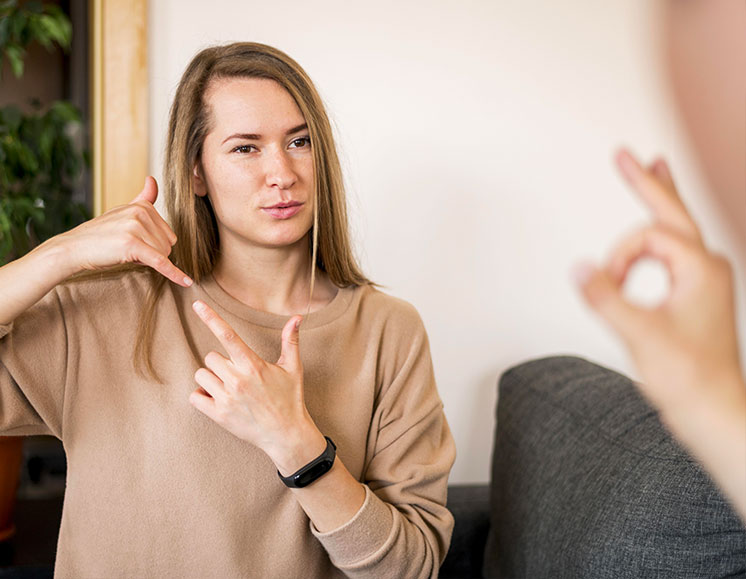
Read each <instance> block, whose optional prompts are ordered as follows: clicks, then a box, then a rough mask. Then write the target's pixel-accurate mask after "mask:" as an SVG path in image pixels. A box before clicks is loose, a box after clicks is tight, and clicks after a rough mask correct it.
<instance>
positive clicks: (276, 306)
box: [213, 237, 336, 315]
mask: <svg viewBox="0 0 746 579" xmlns="http://www.w3.org/2000/svg"><path fill="white" fill-rule="evenodd" d="M308 243H309V242H308V237H303V238H302V239H301V240H299V241H298V242H297V243H295V244H293V245H290V246H286V247H280V248H276V247H272V248H269V247H258V246H251V247H245V246H243V247H238V246H237V245H234V244H227V243H226V244H222V243H221V253H220V256H219V258H218V261H217V263H216V264H215V269H214V270H213V276H214V278H215V281H216V282H217V283H218V285H220V287H221V288H223V290H225V291H226V292H227V293H228V294H230V295H231V296H233V297H234V298H236V299H237V300H239V301H240V302H243V303H244V304H246V305H248V306H249V307H251V308H254V309H255V310H260V311H264V312H272V313H275V314H281V315H294V314H305V313H306V310H307V309H308V306H309V293H310V290H311V255H310V251H309V248H308ZM329 285H330V284H329V282H328V281H327V280H326V277H325V276H323V274H322V272H320V271H319V270H316V283H315V287H314V296H313V300H312V302H311V311H314V310H315V309H319V308H320V307H323V306H324V305H326V304H327V303H328V302H329V301H330V300H331V298H332V297H334V294H335V293H336V291H334V292H333V293H330V288H329Z"/></svg>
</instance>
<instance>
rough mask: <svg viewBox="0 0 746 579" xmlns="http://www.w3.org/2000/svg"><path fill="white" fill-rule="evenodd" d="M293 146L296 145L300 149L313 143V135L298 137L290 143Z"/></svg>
mask: <svg viewBox="0 0 746 579" xmlns="http://www.w3.org/2000/svg"><path fill="white" fill-rule="evenodd" d="M290 145H291V146H293V145H294V148H295V149H299V148H301V147H305V146H306V145H308V146H310V145H311V137H298V138H297V139H293V141H292V142H291V143H290Z"/></svg>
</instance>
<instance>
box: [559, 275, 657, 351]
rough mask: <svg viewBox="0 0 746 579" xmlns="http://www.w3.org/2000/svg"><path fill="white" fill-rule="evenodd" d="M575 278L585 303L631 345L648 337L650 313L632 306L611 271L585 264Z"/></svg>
mask: <svg viewBox="0 0 746 579" xmlns="http://www.w3.org/2000/svg"><path fill="white" fill-rule="evenodd" d="M573 277H574V278H575V281H576V283H577V285H578V287H579V288H580V292H581V294H582V295H583V298H584V299H585V302H586V303H587V304H588V306H590V308H591V309H592V310H594V311H595V312H596V313H597V314H598V315H599V316H600V317H601V318H602V319H603V320H604V321H605V322H606V323H607V324H609V325H610V326H611V327H612V329H613V330H614V331H615V332H616V333H617V334H618V335H619V337H621V338H622V340H624V341H625V342H626V343H627V344H628V345H629V344H634V343H636V342H637V341H638V340H640V339H644V337H645V329H644V328H645V325H646V324H645V322H646V319H647V317H648V315H651V313H650V312H646V311H645V310H644V309H642V308H639V307H637V306H634V305H632V304H631V303H629V302H628V301H627V300H626V299H624V295H623V294H622V288H621V286H620V285H619V283H617V282H615V281H614V278H613V277H612V276H611V274H609V272H607V271H605V270H603V269H597V268H596V267H594V266H593V265H590V264H587V263H582V264H579V265H577V266H575V268H574V270H573Z"/></svg>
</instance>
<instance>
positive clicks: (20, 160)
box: [0, 0, 89, 545]
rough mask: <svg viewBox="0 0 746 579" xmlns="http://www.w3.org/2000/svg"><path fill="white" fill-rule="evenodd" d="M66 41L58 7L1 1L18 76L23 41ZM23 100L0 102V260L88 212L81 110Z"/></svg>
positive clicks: (1, 489)
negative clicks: (82, 193)
mask: <svg viewBox="0 0 746 579" xmlns="http://www.w3.org/2000/svg"><path fill="white" fill-rule="evenodd" d="M71 39H72V28H71V24H70V20H69V19H68V17H67V16H66V15H65V14H64V13H63V12H62V10H60V8H59V7H58V6H55V5H48V4H47V5H45V4H42V3H40V2H26V3H24V4H23V5H22V6H19V4H18V0H6V1H0V65H2V64H3V62H4V61H7V62H8V63H9V65H10V69H11V70H12V72H13V74H14V75H15V76H16V77H18V78H20V77H21V76H22V75H23V72H24V58H25V56H26V47H27V46H29V45H30V44H32V43H34V42H37V43H39V44H41V45H43V46H44V47H46V48H47V49H48V50H55V49H62V50H64V51H67V50H69V48H70V43H71ZM3 82H5V81H4V80H3V79H2V68H1V66H0V83H3ZM28 104H29V105H30V106H27V107H24V108H22V107H20V106H16V105H7V106H3V107H0V265H3V264H5V263H7V262H9V261H11V260H13V259H16V258H18V257H21V256H22V255H23V254H25V253H26V252H28V251H29V250H30V249H32V248H33V247H34V245H36V244H37V243H39V242H42V241H44V240H46V239H48V238H49V237H52V236H54V235H56V234H58V233H61V232H62V231H65V230H67V229H69V228H71V227H74V226H75V225H77V224H78V223H81V222H82V221H84V220H86V219H87V218H88V216H89V215H88V210H87V208H86V207H85V205H84V204H82V203H76V202H74V201H73V193H74V190H75V186H76V184H77V183H78V182H79V180H80V177H81V174H82V172H83V170H84V169H85V166H86V165H87V157H86V153H85V151H84V150H83V147H82V146H81V145H80V144H78V142H77V141H76V138H75V132H76V131H78V132H79V131H80V128H81V126H82V121H81V114H80V112H79V111H78V110H77V109H76V108H75V107H74V106H73V105H72V104H71V103H69V102H66V101H56V102H54V103H51V104H50V105H48V106H46V107H42V105H41V103H40V102H39V101H38V100H34V99H33V98H31V99H29V103H28ZM22 441H23V439H22V438H17V437H0V545H1V544H2V542H3V541H6V540H7V539H9V538H10V537H11V536H12V535H13V533H14V527H13V520H12V513H13V504H14V502H15V492H16V488H17V484H18V474H19V466H20V462H21V449H22Z"/></svg>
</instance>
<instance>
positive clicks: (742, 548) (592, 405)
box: [441, 357, 746, 579]
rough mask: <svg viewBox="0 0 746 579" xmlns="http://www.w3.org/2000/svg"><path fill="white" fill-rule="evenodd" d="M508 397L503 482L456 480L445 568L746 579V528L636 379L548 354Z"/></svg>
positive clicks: (504, 397) (516, 373)
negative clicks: (452, 526) (664, 422)
mask: <svg viewBox="0 0 746 579" xmlns="http://www.w3.org/2000/svg"><path fill="white" fill-rule="evenodd" d="M498 396H499V402H498V407H497V428H496V432H495V442H494V449H493V458H492V480H491V484H490V485H489V486H488V485H473V486H459V487H450V489H449V491H450V494H449V501H448V504H449V507H450V508H451V511H452V512H453V513H454V517H455V519H456V526H455V529H454V537H453V541H452V546H451V550H450V551H449V553H448V556H447V557H446V560H445V562H444V564H443V567H442V568H441V577H443V578H444V579H448V578H459V579H468V578H471V577H499V578H502V579H508V578H510V579H512V578H519V577H520V578H530V579H541V578H551V579H563V578H567V579H584V578H587V579H591V578H592V579H612V578H613V579H633V578H634V579H641V578H650V579H653V578H656V579H695V578H697V579H700V578H720V577H729V578H733V577H746V527H744V525H743V524H742V522H741V521H740V519H739V518H738V516H737V515H736V513H735V512H734V510H733V509H732V508H731V507H730V505H729V504H728V503H727V502H726V501H725V499H724V498H723V497H722V496H721V494H720V493H719V492H718V490H717V488H716V487H715V485H714V484H713V482H712V481H711V480H710V478H709V476H708V475H707V474H706V473H705V472H704V471H703V470H702V469H701V468H700V467H699V465H698V464H697V463H696V462H695V461H694V460H693V459H692V458H690V456H689V455H688V454H687V453H686V452H685V451H684V450H683V449H682V448H681V447H680V446H679V445H678V444H677V443H676V441H675V440H674V439H672V437H671V436H670V434H669V433H668V432H667V431H666V430H665V428H664V427H663V426H662V425H661V423H660V420H659V419H658V415H657V413H656V412H655V411H654V410H653V409H652V408H651V407H650V406H649V404H648V403H647V402H646V401H645V400H644V399H643V398H642V397H641V395H640V394H639V393H638V391H637V389H636V387H635V385H634V384H633V383H632V382H631V381H630V380H629V379H628V378H626V377H624V376H622V375H620V374H618V373H616V372H613V371H611V370H608V369H606V368H603V367H601V366H598V365H596V364H593V363H591V362H588V361H586V360H583V359H580V358H576V357H551V358H543V359H540V360H534V361H531V362H527V363H524V364H521V365H519V366H516V367H514V368H512V369H510V370H508V371H507V372H506V373H505V374H503V376H502V377H501V379H500V382H499V395H498ZM744 491H745V492H746V489H744Z"/></svg>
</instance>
